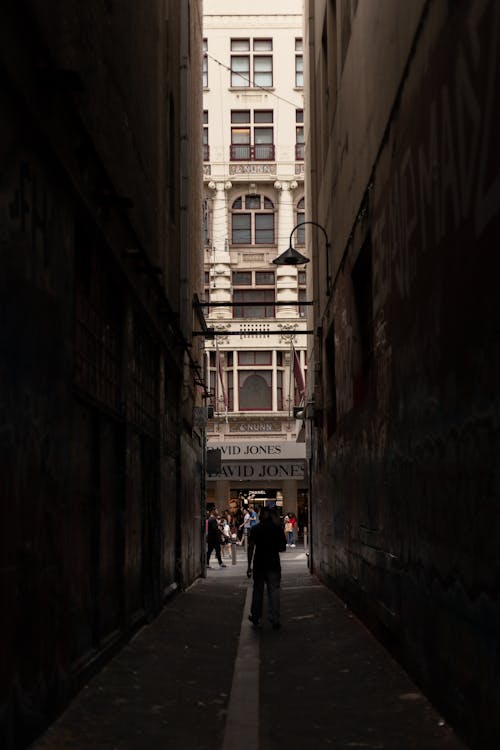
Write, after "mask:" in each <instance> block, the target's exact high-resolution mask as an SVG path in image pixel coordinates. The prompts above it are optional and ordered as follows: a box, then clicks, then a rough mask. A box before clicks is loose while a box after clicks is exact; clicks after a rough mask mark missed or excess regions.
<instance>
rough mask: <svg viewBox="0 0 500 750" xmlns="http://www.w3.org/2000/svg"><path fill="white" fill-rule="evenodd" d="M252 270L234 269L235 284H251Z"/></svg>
mask: <svg viewBox="0 0 500 750" xmlns="http://www.w3.org/2000/svg"><path fill="white" fill-rule="evenodd" d="M251 285H252V272H251V271H233V286H251Z"/></svg>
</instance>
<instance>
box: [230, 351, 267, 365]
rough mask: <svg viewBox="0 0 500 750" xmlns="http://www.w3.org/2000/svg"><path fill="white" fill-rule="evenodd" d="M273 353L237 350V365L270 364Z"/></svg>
mask: <svg viewBox="0 0 500 750" xmlns="http://www.w3.org/2000/svg"><path fill="white" fill-rule="evenodd" d="M272 363H273V353H272V352H263V351H253V352H238V364H239V365H250V366H254V365H272Z"/></svg>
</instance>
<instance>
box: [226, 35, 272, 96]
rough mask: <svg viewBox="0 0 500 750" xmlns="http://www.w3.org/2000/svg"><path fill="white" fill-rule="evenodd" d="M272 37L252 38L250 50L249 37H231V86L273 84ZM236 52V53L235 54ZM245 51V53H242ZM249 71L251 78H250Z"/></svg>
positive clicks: (267, 85)
mask: <svg viewBox="0 0 500 750" xmlns="http://www.w3.org/2000/svg"><path fill="white" fill-rule="evenodd" d="M272 50H273V40H272V39H254V40H253V44H252V50H250V39H231V86H232V87H235V88H241V87H248V86H264V87H266V88H269V87H270V86H272V85H273V56H272V54H265V53H266V52H267V53H270V52H272ZM235 53H237V54H235ZM244 53H247V54H244ZM250 71H251V73H252V79H250Z"/></svg>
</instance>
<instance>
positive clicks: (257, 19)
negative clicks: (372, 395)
mask: <svg viewBox="0 0 500 750" xmlns="http://www.w3.org/2000/svg"><path fill="white" fill-rule="evenodd" d="M302 28H303V17H302V0H288V1H287V2H279V3H274V4H273V13H270V12H269V4H268V3H266V2H264V0H258V2H256V3H254V4H253V5H252V8H251V11H249V10H246V11H245V13H244V14H243V13H239V12H235V11H234V4H230V3H228V2H224V0H206V2H205V3H204V31H203V36H204V40H203V45H204V68H203V79H204V80H203V85H204V99H203V102H204V103H203V109H204V113H203V129H204V130H203V148H204V207H205V248H204V261H205V296H204V301H203V303H204V313H205V317H206V320H207V324H208V325H209V326H210V327H213V328H214V329H215V334H216V335H215V338H214V339H212V340H210V339H207V341H206V350H205V369H206V380H207V383H208V384H209V386H210V390H211V406H212V407H213V418H211V419H209V421H208V425H207V446H208V448H209V449H210V448H213V447H216V448H220V449H221V452H222V465H221V468H220V472H219V473H218V474H215V475H209V476H208V477H207V501H208V502H209V503H211V502H212V503H215V504H216V505H217V506H218V507H219V508H221V509H222V508H223V507H226V505H227V503H228V502H229V500H231V499H238V498H243V499H244V500H246V499H248V498H250V499H253V500H254V501H255V502H256V503H257V504H259V503H265V502H266V501H268V500H274V501H277V502H278V504H280V505H281V504H283V507H284V508H285V509H286V510H293V511H294V512H296V513H302V514H304V512H306V510H307V491H306V487H307V477H306V475H305V470H304V464H305V461H304V458H305V446H304V443H297V433H298V426H300V425H299V423H298V422H297V421H296V419H295V416H294V407H297V406H298V405H300V404H301V403H302V401H303V397H304V380H305V377H306V372H307V359H306V351H305V350H306V330H307V320H306V305H305V304H303V303H305V302H306V296H307V295H306V284H307V278H306V273H307V272H306V269H305V266H301V267H298V268H290V267H280V266H276V265H274V264H273V260H274V259H275V258H276V257H277V256H278V255H279V253H280V252H281V251H282V249H283V248H284V247H286V246H287V244H288V242H289V238H290V234H291V233H292V230H293V229H294V227H296V225H297V224H298V223H300V222H301V221H302V220H303V219H304V217H305V214H304V120H303V117H304V109H303V41H302ZM303 229H304V227H299V228H298V229H297V231H295V232H294V234H293V241H294V243H295V244H297V245H298V247H299V248H301V251H302V252H305V248H304V242H305V235H304V232H303Z"/></svg>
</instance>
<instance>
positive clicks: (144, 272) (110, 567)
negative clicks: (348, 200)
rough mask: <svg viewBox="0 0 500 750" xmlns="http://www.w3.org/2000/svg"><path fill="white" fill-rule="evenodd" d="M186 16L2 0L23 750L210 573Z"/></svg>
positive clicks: (9, 429)
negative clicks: (196, 340)
mask: <svg viewBox="0 0 500 750" xmlns="http://www.w3.org/2000/svg"><path fill="white" fill-rule="evenodd" d="M196 8H197V3H192V12H193V15H192V19H191V20H192V23H193V25H194V23H195V11H196ZM178 10H179V3H177V2H172V3H167V4H165V3H163V2H161V3H160V2H153V1H152V0H151V2H144V3H142V2H141V3H126V4H123V3H114V2H112V0H110V1H109V2H89V3H79V2H56V1H54V2H49V3H47V2H10V0H9V1H8V2H6V3H4V4H3V5H2V10H1V11H0V50H1V51H0V107H1V111H2V117H1V123H0V266H1V268H2V272H1V273H0V320H1V324H0V475H1V477H2V481H1V487H2V489H1V491H0V494H1V502H0V514H1V516H0V518H1V525H0V528H1V532H0V533H1V544H0V549H1V553H0V582H1V587H0V591H1V607H0V609H1V612H2V614H1V616H0V663H1V664H2V669H1V678H0V745H1V746H2V748H6V750H12V749H13V748H21V747H25V746H26V745H27V744H28V742H29V741H30V740H31V739H32V738H33V737H34V736H35V735H36V734H37V733H39V732H40V731H41V730H42V729H43V727H44V726H46V725H47V722H48V721H50V720H51V719H52V718H53V717H54V716H55V715H56V714H57V712H58V711H60V710H61V708H62V707H63V706H64V705H65V704H66V703H67V701H68V700H69V699H70V698H71V697H72V695H73V694H74V692H75V691H76V690H77V689H78V688H79V687H80V686H81V685H82V683H83V680H85V679H87V678H88V677H89V675H90V674H91V672H92V670H93V669H95V668H96V667H97V666H98V665H99V664H101V663H102V662H103V660H104V659H105V658H107V657H108V656H109V655H110V654H111V653H112V652H113V650H115V649H116V648H118V647H119V646H120V645H121V644H122V643H123V642H124V640H125V639H127V638H128V637H130V635H131V634H132V633H133V632H134V630H135V629H136V628H137V627H138V626H139V625H140V624H142V623H144V622H145V621H146V620H148V619H150V618H151V617H154V616H155V615H156V614H157V613H158V611H159V609H160V608H161V606H162V604H163V602H164V597H165V595H167V594H168V593H170V592H171V591H172V590H174V589H175V586H176V585H177V586H178V585H185V584H188V583H190V582H191V581H192V580H193V579H194V577H196V575H198V574H199V571H200V566H199V562H200V546H201V542H202V536H201V534H202V530H201V523H200V522H199V518H196V517H195V516H193V515H190V516H189V515H188V514H187V513H185V514H183V515H182V516H181V512H180V506H179V500H178V498H179V497H182V496H183V494H184V493H186V490H185V489H184V482H185V477H184V472H186V475H187V476H188V477H189V488H188V490H189V493H190V494H191V495H194V496H195V497H198V498H199V493H200V487H201V445H200V439H199V435H197V433H196V430H194V429H193V424H192V422H191V423H190V422H189V419H188V418H187V417H186V415H188V416H189V414H190V413H191V412H192V406H193V404H194V397H195V396H194V394H195V387H194V384H193V382H191V381H186V380H184V377H185V373H190V371H189V368H187V367H185V363H184V353H185V347H184V349H183V346H182V341H181V338H182V337H181V333H180V329H179V325H178V320H179V317H182V312H180V310H179V307H180V290H181V288H182V284H181V283H180V270H179V269H180V257H181V254H182V253H183V252H184V253H185V252H186V245H183V244H182V238H181V235H180V232H179V230H178V227H179V225H180V220H179V216H180V214H179V211H180V208H179V202H178V191H177V187H178V185H179V184H180V182H181V178H180V167H181V165H180V163H179V160H177V161H176V162H175V163H174V164H172V163H171V162H170V161H169V160H168V158H167V156H168V154H172V153H173V152H174V151H178V150H179V143H178V134H179V129H180V126H179V121H180V116H181V93H180V87H179V69H180V64H179V60H180V49H179V45H178V43H177V42H178V40H179V39H180V33H179V25H180V23H181V18H180V13H179V12H178ZM166 17H167V18H166ZM198 21H199V19H198ZM198 25H199V24H198ZM198 47H199V48H200V49H201V44H200V45H197V44H193V43H192V45H191V48H192V49H193V50H197V49H198ZM194 54H195V58H194V62H193V67H194V68H195V70H196V73H195V75H194V78H193V80H194V82H196V81H197V80H198V79H199V76H200V72H199V70H200V71H201V57H200V58H199V59H198V53H197V52H195V53H194ZM200 55H201V52H200ZM198 68H199V70H198ZM193 85H194V84H193ZM167 100H168V102H169V105H168V106H167V104H166V101H167ZM196 128H197V124H196ZM169 138H172V139H175V141H176V142H175V144H174V143H172V142H171V141H170V140H169ZM200 138H201V135H200V134H198V133H197V135H196V139H195V141H194V143H193V149H194V152H195V153H197V147H198V146H197V144H198V142H199V139H200ZM200 153H201V149H200ZM195 163H196V160H195V159H194V157H192V164H191V165H190V166H191V168H193V166H194V165H195ZM200 164H201V162H200ZM188 166H189V165H188ZM196 174H198V173H197V172H196ZM196 184H197V183H196V181H193V185H194V186H196ZM193 190H194V192H193V196H192V207H190V208H189V211H192V213H193V216H194V217H198V214H199V213H200V212H199V210H198V209H199V205H200V202H199V199H198V198H199V196H198V195H197V193H196V190H197V188H196V187H194V188H193ZM169 191H175V199H173V198H172V199H171V198H170V197H169ZM160 217H161V218H160ZM198 221H199V220H198V218H195V219H194V220H193V224H192V226H193V227H194V229H192V231H193V236H195V235H196V227H197V226H199V224H198V223H197V222H198ZM176 227H177V229H176ZM193 245H194V243H193V242H191V243H189V248H190V249H189V251H190V252H193V253H194V251H195V248H194V247H193ZM196 247H198V246H196ZM131 251H132V252H131ZM193 272H194V271H193ZM184 330H185V328H184ZM181 405H182V409H183V416H182V417H181V412H180V409H181ZM181 437H182V441H183V443H184V444H186V445H187V446H188V447H189V450H188V451H187V455H188V459H189V460H187V461H186V462H185V466H183V467H182V469H181V468H180V466H179V461H180V449H181ZM198 515H199V514H198ZM181 524H182V529H183V531H182V536H181V535H180V533H179V530H180V526H181ZM181 544H182V548H181V546H180V545H181ZM187 555H193V556H194V561H193V563H192V564H189V565H185V567H184V569H183V570H182V571H181V570H180V566H179V564H178V560H179V559H182V558H184V556H187ZM181 572H182V575H181Z"/></svg>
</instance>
